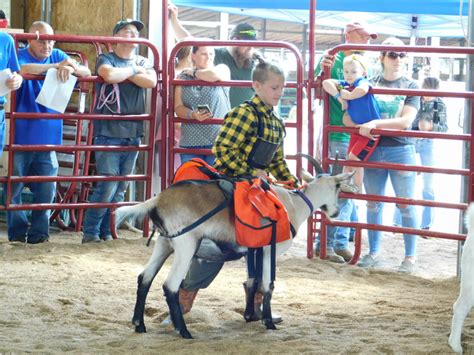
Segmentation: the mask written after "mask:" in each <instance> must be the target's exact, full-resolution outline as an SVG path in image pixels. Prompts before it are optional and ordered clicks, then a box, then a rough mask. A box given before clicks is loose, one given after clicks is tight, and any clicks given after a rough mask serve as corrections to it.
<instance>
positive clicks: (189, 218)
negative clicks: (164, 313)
mask: <svg viewBox="0 0 474 355" xmlns="http://www.w3.org/2000/svg"><path fill="white" fill-rule="evenodd" d="M308 158H311V157H308ZM310 161H311V162H312V164H313V165H315V164H317V162H316V161H314V159H310ZM315 167H316V170H317V171H318V172H319V173H322V170H321V168H320V167H319V165H318V166H315ZM351 177H352V173H344V174H339V175H336V176H329V175H320V176H318V177H317V178H313V177H312V176H311V175H309V174H307V173H304V174H303V179H304V180H305V181H306V182H307V185H306V186H305V187H304V188H303V189H302V192H303V194H304V196H305V197H302V196H301V195H299V194H296V193H294V192H291V191H289V190H287V189H285V188H283V187H279V186H272V187H273V188H274V190H275V191H276V192H277V194H278V196H279V198H280V199H281V201H282V202H283V204H284V205H285V207H286V209H287V211H288V217H289V219H290V222H291V224H292V225H293V227H294V228H295V230H298V228H299V226H300V225H301V224H302V223H303V222H304V221H305V220H306V219H308V217H310V215H311V214H312V212H313V211H312V207H313V206H314V209H321V210H322V211H323V212H324V213H325V214H326V215H327V216H328V217H336V216H337V215H338V213H339V211H338V195H339V192H340V190H341V185H343V186H349V187H350V185H349V184H348V183H349V180H350V179H351ZM217 181H218V180H214V181H210V182H209V183H206V184H203V185H193V184H182V185H181V184H180V185H177V186H176V185H174V186H171V187H170V188H168V189H166V190H164V191H162V192H161V193H160V194H159V195H158V196H156V197H154V198H151V199H149V200H147V201H145V202H143V203H140V204H137V205H134V206H126V207H121V208H119V209H117V211H116V212H115V216H116V222H117V224H118V223H120V222H121V221H122V220H123V219H125V218H128V217H133V218H137V217H140V218H142V217H144V216H145V214H148V215H149V216H150V218H151V219H152V221H153V223H154V224H155V225H157V226H158V227H159V228H158V229H161V231H166V233H167V234H168V235H174V234H178V233H179V232H180V231H181V230H183V229H184V228H186V227H187V226H189V225H191V224H192V223H194V222H195V221H196V220H198V219H199V218H201V217H202V216H203V215H204V214H205V213H207V212H208V211H211V210H212V209H213V208H215V207H216V206H217V205H219V204H220V203H222V202H223V200H224V198H225V197H224V196H223V193H222V191H221V189H220V188H219V187H218V182H217ZM305 199H307V200H308V201H305ZM308 202H310V203H308ZM311 204H312V205H313V206H310V205H311ZM232 215H233V214H232V211H230V210H229V208H225V209H223V210H222V211H220V212H219V213H217V214H216V215H214V216H213V217H211V218H210V219H208V220H207V221H205V222H204V223H202V224H200V225H199V226H198V227H196V228H194V229H192V230H190V231H188V232H187V233H185V234H182V235H180V236H178V237H176V238H166V237H163V236H160V237H158V238H157V241H156V243H155V248H154V250H153V253H152V255H151V257H150V259H149V261H148V264H147V265H146V267H145V269H144V270H143V272H142V273H141V274H140V275H139V276H138V289H137V301H136V304H135V311H134V315H133V320H132V322H133V324H134V325H135V331H136V332H138V333H144V332H146V328H145V323H144V310H145V302H146V297H147V294H148V291H149V289H150V287H151V284H152V282H153V279H154V278H155V276H156V275H157V273H158V272H159V270H160V269H161V267H162V266H163V263H164V262H165V261H166V259H167V258H168V257H169V256H170V255H171V254H172V253H173V252H174V254H175V257H174V260H173V264H172V267H171V270H170V272H169V274H168V276H167V278H166V280H165V282H164V284H163V290H164V294H165V297H166V302H167V303H168V307H169V311H170V316H171V320H172V322H173V325H174V327H175V329H176V331H177V332H179V333H180V334H181V336H182V337H183V338H192V336H191V334H190V333H189V331H188V330H187V328H186V324H185V322H184V319H183V315H182V312H181V308H180V305H179V299H178V293H179V287H180V285H181V282H182V281H183V279H184V277H185V276H186V274H187V272H188V269H189V266H190V263H191V259H192V258H193V256H194V254H195V253H196V251H197V249H198V248H199V245H200V243H201V240H202V238H203V236H205V237H206V238H209V239H212V240H214V241H216V242H224V243H229V244H234V245H235V244H236V243H235V231H234V221H233V218H232ZM291 243H292V240H291V239H289V240H287V241H285V242H281V243H277V245H276V255H277V256H278V255H281V254H282V253H284V252H285V251H287V250H288V249H289V247H290V246H291ZM256 285H258V281H257V284H256V280H253V279H250V278H249V279H248V280H247V290H248V291H249V292H248V296H247V307H246V310H245V314H244V317H245V319H246V320H247V321H250V320H254V319H255V318H256V317H255V314H254V307H253V295H254V294H255V292H256V287H257V286H256ZM258 287H260V290H261V291H262V292H263V294H264V299H263V311H262V322H263V323H264V324H265V326H266V327H267V329H276V327H275V325H274V324H273V320H272V314H271V308H270V301H271V297H272V291H273V282H271V279H270V247H265V248H264V252H263V276H262V280H261V283H260V284H259V285H258Z"/></svg>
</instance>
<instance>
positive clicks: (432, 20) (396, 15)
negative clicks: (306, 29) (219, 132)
mask: <svg viewBox="0 0 474 355" xmlns="http://www.w3.org/2000/svg"><path fill="white" fill-rule="evenodd" d="M471 1H472V0H471ZM174 4H176V5H179V6H189V7H195V8H201V9H206V10H210V11H218V12H228V13H232V14H239V15H246V16H252V17H260V18H266V19H272V20H281V21H290V22H297V23H308V22H309V0H297V1H288V0H259V1H256V0H175V1H174ZM395 4H396V5H395ZM468 10H469V0H398V1H396V2H391V1H374V0H357V1H353V0H338V1H334V0H318V1H317V2H316V11H317V14H316V23H317V24H318V25H321V26H328V27H335V28H343V27H344V26H345V24H346V23H348V22H352V21H354V19H357V20H359V21H363V22H365V23H367V24H368V25H371V26H373V27H374V28H375V29H376V30H377V32H378V33H382V34H390V35H394V36H400V37H411V36H413V35H415V36H416V37H433V36H436V37H465V35H467V32H468V29H467V25H468V19H467V15H468ZM461 14H462V16H461ZM414 17H416V19H414ZM414 20H415V21H414Z"/></svg>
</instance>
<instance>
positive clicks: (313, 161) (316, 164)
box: [296, 153, 324, 175]
mask: <svg viewBox="0 0 474 355" xmlns="http://www.w3.org/2000/svg"><path fill="white" fill-rule="evenodd" d="M296 156H297V157H303V158H306V159H308V161H309V162H310V163H311V165H313V166H314V169H315V170H316V173H317V174H318V175H320V174H324V171H323V168H322V167H321V165H320V164H319V162H318V161H317V160H316V159H314V158H313V157H312V156H311V155H308V154H305V153H296Z"/></svg>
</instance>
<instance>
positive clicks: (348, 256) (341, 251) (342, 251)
mask: <svg viewBox="0 0 474 355" xmlns="http://www.w3.org/2000/svg"><path fill="white" fill-rule="evenodd" d="M334 252H335V253H336V254H337V255H339V256H342V257H343V258H344V261H345V262H346V263H348V262H349V261H351V259H352V257H353V256H354V254H352V252H351V251H350V250H349V249H335V250H334Z"/></svg>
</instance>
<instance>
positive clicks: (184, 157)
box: [180, 145, 216, 165]
mask: <svg viewBox="0 0 474 355" xmlns="http://www.w3.org/2000/svg"><path fill="white" fill-rule="evenodd" d="M181 148H194V149H211V148H212V145H203V146H198V147H181ZM180 157H181V164H184V163H186V162H187V161H189V160H191V159H193V158H199V159H201V160H204V161H205V162H206V163H208V164H209V165H214V161H215V160H216V157H215V156H214V155H212V154H211V155H200V154H190V153H182V154H180Z"/></svg>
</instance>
